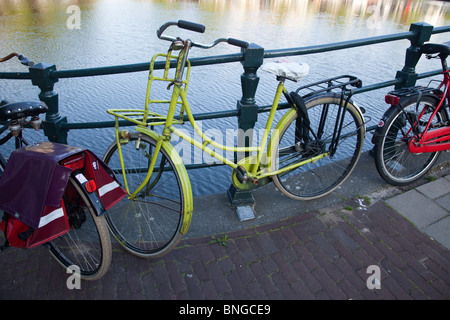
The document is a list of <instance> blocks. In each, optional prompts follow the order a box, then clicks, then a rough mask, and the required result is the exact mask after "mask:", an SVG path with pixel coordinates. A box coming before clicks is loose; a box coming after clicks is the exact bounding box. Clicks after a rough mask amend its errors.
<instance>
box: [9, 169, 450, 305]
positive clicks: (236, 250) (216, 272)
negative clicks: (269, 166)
mask: <svg viewBox="0 0 450 320" xmlns="http://www.w3.org/2000/svg"><path fill="white" fill-rule="evenodd" d="M447 181H449V180H448V177H447ZM441 182H442V181H441ZM422 189H424V188H422ZM413 190H414V192H416V191H417V189H413ZM417 192H420V191H417ZM449 192H450V189H447V193H449ZM404 194H405V193H402V194H400V195H397V196H395V197H399V196H403V197H404ZM421 194H422V195H423V193H421ZM395 197H392V198H390V199H388V200H387V201H384V200H381V201H374V202H371V203H370V204H369V202H368V199H366V200H362V199H350V200H347V201H346V202H341V203H339V205H337V206H334V207H329V208H326V209H320V210H314V211H313V210H312V211H309V212H303V213H301V214H296V215H295V216H294V217H291V218H287V219H283V220H282V221H278V222H274V223H269V224H265V225H260V226H254V227H250V228H246V229H244V230H238V231H232V232H228V233H224V234H217V235H215V236H214V238H213V237H211V236H206V237H197V238H194V239H186V240H182V241H181V242H180V243H179V245H178V247H177V248H176V249H174V250H173V251H172V252H170V253H169V254H167V255H166V256H164V257H163V258H160V259H157V260H145V259H141V258H137V257H135V256H132V255H131V254H129V253H126V252H124V251H123V250H122V249H121V248H119V247H115V249H114V252H113V262H112V266H111V269H110V270H109V272H108V273H107V274H106V275H105V276H104V277H103V278H102V279H100V280H98V281H94V282H88V281H83V282H82V283H81V289H73V290H69V289H68V288H67V286H66V280H67V279H68V277H69V274H67V273H65V270H63V268H61V267H60V266H59V264H58V263H56V261H54V260H53V258H52V257H51V256H50V254H49V253H48V252H47V251H46V250H45V249H44V248H35V249H31V250H19V249H15V248H11V249H9V250H7V251H5V252H2V253H1V255H0V278H1V279H2V281H0V299H64V300H65V299H88V300H92V299H117V300H124V299H152V300H156V299H164V300H174V299H177V300H178V299H180V300H186V299H189V300H194V299H198V300H207V299H212V300H216V299H217V300H221V299H223V300H225V299H226V300H235V299H236V300H243V299H245V300H247V299H257V300H259V299H263V300H264V299H274V300H275V299H277V300H281V299H283V300H290V299H313V300H322V299H327V300H330V299H332V300H339V299H342V300H347V299H364V300H366V299H415V300H421V299H449V298H450V252H449V249H448V248H446V247H445V246H443V245H442V244H441V243H443V242H445V239H444V240H442V239H441V240H440V242H438V241H436V240H434V239H433V238H436V237H433V238H431V237H430V235H429V234H427V233H426V232H427V230H425V229H426V228H427V227H428V226H430V224H431V223H429V224H427V225H426V226H416V225H414V224H413V223H416V222H414V221H412V220H411V217H408V219H407V218H405V217H404V216H403V215H402V214H400V213H399V212H398V211H397V210H394V209H393V208H392V207H391V206H393V207H395V205H393V204H392V202H395V201H394V200H391V199H394V198H395ZM395 199H396V200H398V198H395ZM407 201H408V200H405V199H403V201H402V202H399V203H404V204H406V203H408V202H407ZM433 201H435V202H436V201H439V203H440V208H441V209H442V210H447V216H445V212H444V213H442V214H444V215H443V216H440V217H439V220H440V221H446V220H445V219H447V220H448V219H450V217H449V216H448V210H449V207H446V206H447V205H446V204H445V203H447V202H446V201H448V195H445V194H444V195H442V194H441V195H440V196H439V197H437V198H435V199H433ZM387 203H390V206H388V205H387ZM400 207H401V206H400ZM423 214H424V212H422V215H423ZM429 229H430V228H429ZM447 230H448V228H447V229H446V231H447ZM446 233H447V234H448V231H447V232H446ZM447 239H448V237H447ZM0 241H1V240H0ZM378 270H379V275H380V279H379V281H378V282H377V281H370V280H372V279H373V278H376V276H377V271H378ZM378 286H379V287H380V288H379V289H377V287H378Z"/></svg>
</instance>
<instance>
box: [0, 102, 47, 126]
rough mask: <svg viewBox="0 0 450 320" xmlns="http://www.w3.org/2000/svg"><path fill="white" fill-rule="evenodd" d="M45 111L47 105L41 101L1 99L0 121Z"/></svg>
mask: <svg viewBox="0 0 450 320" xmlns="http://www.w3.org/2000/svg"><path fill="white" fill-rule="evenodd" d="M47 111H48V107H47V105H46V104H45V103H43V102H42V101H21V102H11V101H8V100H3V101H2V102H0V121H5V120H16V119H19V118H24V117H29V116H37V115H38V114H40V113H46V112H47Z"/></svg>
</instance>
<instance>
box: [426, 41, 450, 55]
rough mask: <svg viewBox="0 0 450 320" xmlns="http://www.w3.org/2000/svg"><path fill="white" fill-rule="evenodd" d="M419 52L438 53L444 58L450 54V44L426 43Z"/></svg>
mask: <svg viewBox="0 0 450 320" xmlns="http://www.w3.org/2000/svg"><path fill="white" fill-rule="evenodd" d="M420 52H422V53H425V54H435V53H439V55H440V56H441V57H443V58H444V59H445V58H447V57H448V56H449V55H450V46H449V45H448V42H447V43H444V44H437V43H427V44H424V45H423V46H422V47H421V48H420Z"/></svg>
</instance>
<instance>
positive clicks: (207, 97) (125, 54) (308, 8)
mask: <svg viewBox="0 0 450 320" xmlns="http://www.w3.org/2000/svg"><path fill="white" fill-rule="evenodd" d="M70 5H76V6H79V8H80V12H81V27H80V29H70V28H68V27H67V21H68V18H69V17H70V13H68V12H67V8H68V7H69V6H70ZM178 19H185V20H191V21H195V22H198V23H202V24H205V25H206V26H207V32H206V33H205V34H202V35H197V34H194V35H193V34H192V33H186V34H189V37H191V36H192V37H193V39H194V40H197V38H194V37H197V36H198V37H200V38H198V40H199V41H200V42H208V41H211V40H214V39H216V38H219V37H234V38H239V39H243V40H246V41H249V42H255V43H257V44H259V45H260V46H262V47H264V48H265V49H267V50H269V49H280V48H292V47H301V46H310V45H316V44H325V43H332V42H338V41H344V40H352V39H358V38H363V37H368V36H375V35H384V34H391V33H397V32H402V31H407V30H408V29H409V26H410V24H411V23H413V22H416V21H424V22H427V23H430V24H432V25H434V26H442V25H449V24H450V3H449V2H445V1H423V0H385V1H376V0H353V1H351V0H328V1H324V0H322V1H321V0H196V1H186V0H184V1H181V0H78V1H76V0H62V1H58V0H0V34H1V37H2V41H1V42H0V56H5V55H6V54H8V53H10V52H19V53H22V54H25V55H27V56H28V57H29V58H31V59H32V60H34V61H35V62H47V63H52V64H55V65H56V66H57V69H58V70H66V69H78V68H88V67H100V66H111V65H122V64H131V63H140V62H145V61H149V60H150V58H151V56H152V55H153V54H154V53H156V52H163V51H165V50H166V49H167V42H165V41H160V40H158V39H157V38H156V35H155V31H156V29H157V28H158V27H159V26H160V25H161V24H162V23H164V22H166V21H169V20H178ZM174 32H175V31H174ZM176 32H178V31H176ZM432 40H433V41H448V33H447V34H440V35H436V36H433V38H432ZM408 46H409V42H408V41H407V40H404V41H399V42H391V43H388V44H379V45H373V46H370V47H361V48H354V49H349V50H344V51H336V52H332V53H324V54H314V55H307V56H301V57H295V59H298V60H301V61H306V62H307V63H308V64H309V65H310V67H311V73H310V75H309V76H308V78H307V79H305V81H308V82H312V81H316V80H319V79H324V78H328V77H330V76H336V75H339V74H352V75H356V76H358V77H360V78H361V79H362V80H363V82H364V84H373V83H377V82H381V81H387V80H391V79H393V78H394V76H395V73H396V71H397V70H400V69H401V68H402V67H403V64H404V55H405V50H406V48H407V47H408ZM238 50H239V49H236V48H235V47H232V46H227V45H221V46H218V47H216V48H214V50H209V51H205V50H198V49H196V50H192V54H191V56H210V55H216V54H217V55H221V54H227V53H235V52H238ZM430 63H432V62H429V61H426V62H425V63H422V62H421V64H419V66H418V72H424V71H427V70H435V69H437V68H439V65H438V64H436V65H432V64H430ZM0 70H1V71H25V69H24V67H23V66H21V65H20V64H18V63H8V64H2V65H0ZM242 71H243V70H242V66H241V65H240V64H239V63H235V64H226V65H215V66H205V67H198V68H195V69H194V70H192V75H191V86H190V89H189V91H190V97H189V99H190V101H191V108H192V110H193V112H194V113H202V112H210V111H217V110H223V109H234V108H235V107H236V100H238V99H240V97H241V95H242V92H241V88H240V74H241V73H242ZM218 75H220V76H218ZM259 75H260V77H261V80H260V83H259V86H258V91H257V96H256V98H257V102H258V104H260V105H265V104H270V103H271V102H272V98H273V93H274V85H276V81H275V79H274V78H273V77H271V76H270V75H266V74H263V73H261V74H259ZM146 78H147V74H146V73H145V72H141V73H133V74H122V75H111V76H103V77H88V78H79V79H78V78H77V79H60V81H59V82H58V83H57V84H56V86H55V90H56V91H57V92H58V93H59V99H60V110H61V113H62V114H63V115H65V116H67V118H68V121H69V122H84V121H102V120H112V119H111V118H110V116H108V115H107V114H106V112H105V109H107V108H135V107H140V106H142V104H143V103H142V102H143V99H144V95H145V85H146ZM293 86H294V85H293ZM0 87H1V92H0V98H5V97H8V98H10V99H13V100H20V99H36V97H37V94H38V92H39V90H38V89H37V88H36V87H33V86H32V85H31V84H30V83H29V82H28V81H6V80H1V79H0ZM384 92H385V91H383V92H380V94H378V93H374V92H372V93H370V94H367V95H361V97H360V96H358V97H357V98H358V103H359V104H360V105H361V106H364V107H365V108H366V110H368V113H369V115H370V116H371V117H372V118H373V119H377V118H378V119H379V117H380V116H381V114H382V112H384V105H383V104H382V98H381V95H383V94H384ZM380 101H381V104H382V105H381V106H380ZM259 120H260V121H261V122H262V123H264V120H265V118H264V115H260V116H259ZM203 126H204V128H205V129H206V130H207V129H208V128H225V129H226V128H236V126H237V121H236V119H235V118H230V119H221V120H213V121H208V122H204V123H203ZM92 136H95V137H96V139H92ZM111 137H112V132H111V131H108V130H72V131H70V133H69V143H77V144H79V143H82V144H83V146H84V147H87V148H89V149H91V150H92V151H94V152H96V153H98V154H102V153H103V152H104V151H105V149H106V147H107V145H108V144H109V142H110V141H111ZM369 138H370V137H369ZM367 145H368V147H370V142H369V143H367ZM194 176H195V174H194ZM194 176H192V179H193V181H192V183H193V187H194V189H196V188H197V190H199V192H200V193H208V192H214V191H212V190H216V191H217V190H219V191H220V192H223V191H224V189H225V190H226V188H227V187H228V185H229V176H228V175H226V174H224V175H223V179H222V177H220V178H217V177H215V176H213V175H204V176H203V177H202V179H200V180H205V179H206V178H205V177H208V179H209V178H211V181H206V183H203V184H202V182H199V181H198V180H196V179H195V177H194ZM194 191H195V190H194Z"/></svg>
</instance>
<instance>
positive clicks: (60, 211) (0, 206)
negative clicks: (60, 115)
mask: <svg viewBox="0 0 450 320" xmlns="http://www.w3.org/2000/svg"><path fill="white" fill-rule="evenodd" d="M70 175H73V176H74V177H75V178H76V179H77V180H78V181H79V182H80V184H81V185H84V187H83V188H85V190H86V191H87V192H89V193H93V192H96V193H97V195H98V199H99V200H100V203H101V208H99V209H98V210H97V211H98V212H97V213H98V214H103V213H104V212H105V211H106V210H108V209H109V208H111V207H112V206H113V205H115V204H116V203H117V202H119V201H120V200H122V199H123V198H124V197H125V196H126V195H127V193H126V191H125V190H124V189H123V188H122V187H121V186H120V185H119V183H118V182H117V180H116V178H115V176H114V174H113V173H112V171H111V170H110V169H109V168H108V166H107V165H106V164H104V163H103V162H102V161H101V160H100V159H99V158H98V157H97V156H96V155H95V154H94V153H92V152H90V151H89V150H86V149H81V148H77V147H71V146H67V145H62V144H58V143H52V142H41V143H39V144H37V145H33V146H30V147H26V148H21V149H17V150H15V151H14V152H13V153H12V154H11V157H10V159H9V161H8V162H7V164H6V168H5V171H4V173H3V175H2V177H1V179H0V210H3V211H4V212H5V213H4V217H3V220H2V221H1V222H0V230H2V231H3V232H4V234H5V235H6V238H7V242H6V243H5V246H3V247H7V246H8V242H9V245H10V246H13V247H20V248H32V247H35V246H38V245H40V244H43V243H45V242H48V241H50V240H52V239H55V238H57V237H59V236H61V235H63V234H65V233H67V232H68V231H69V230H70V225H69V222H68V217H67V212H66V208H65V206H64V201H68V203H71V199H72V198H73V197H74V196H75V197H76V196H77V193H76V191H75V189H74V188H73V186H72V185H71V184H70V183H69V184H68V183H67V182H68V180H69V177H70ZM86 182H89V188H90V189H88V188H87V186H88V184H87V183H86ZM91 183H92V184H91ZM25 186H26V187H25ZM91 188H92V189H91ZM63 195H64V198H63ZM91 196H92V195H90V197H91Z"/></svg>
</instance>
